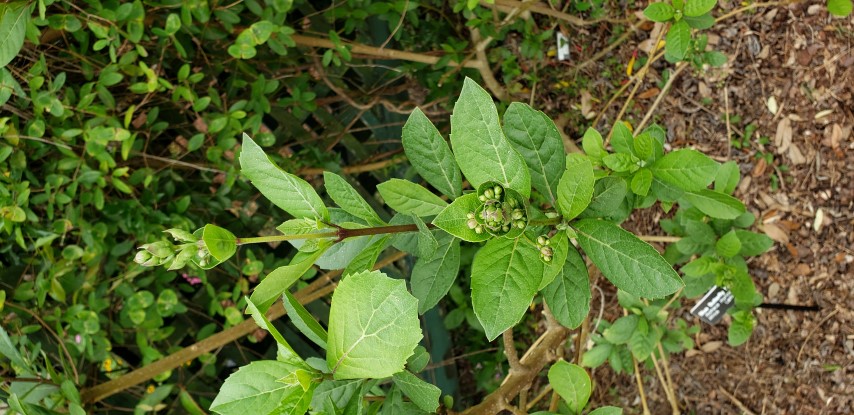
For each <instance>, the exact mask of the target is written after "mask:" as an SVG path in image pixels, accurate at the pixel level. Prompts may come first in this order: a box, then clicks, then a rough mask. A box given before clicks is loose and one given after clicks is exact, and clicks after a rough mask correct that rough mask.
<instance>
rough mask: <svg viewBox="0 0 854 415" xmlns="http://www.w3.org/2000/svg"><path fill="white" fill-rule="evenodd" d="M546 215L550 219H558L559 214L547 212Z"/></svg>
mask: <svg viewBox="0 0 854 415" xmlns="http://www.w3.org/2000/svg"><path fill="white" fill-rule="evenodd" d="M545 215H546V217H547V218H549V219H554V218H556V217H558V214H557V212H546V213H545Z"/></svg>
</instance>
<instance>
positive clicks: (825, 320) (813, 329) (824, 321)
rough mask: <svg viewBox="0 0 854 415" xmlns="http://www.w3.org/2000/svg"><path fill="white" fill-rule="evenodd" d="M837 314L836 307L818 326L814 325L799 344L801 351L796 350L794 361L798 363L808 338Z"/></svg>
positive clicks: (837, 309) (837, 308)
mask: <svg viewBox="0 0 854 415" xmlns="http://www.w3.org/2000/svg"><path fill="white" fill-rule="evenodd" d="M838 312H839V307H836V309H835V310H833V311H831V312H830V314H828V315H827V316H826V317H825V318H823V319H821V321H819V322H818V324H816V325H815V327H813V328H812V330H810V332H809V333H808V334H807V337H805V338H804V341H803V342H801V349H800V350H798V358H797V359H796V361H798V362H800V361H801V353H803V352H804V347H806V345H807V341H809V339H810V337H812V335H813V334H815V332H816V330H818V329H819V327H821V326H822V324H824V323H826V322H827V320H830V319H831V317H833V316H835V315H836V313H838Z"/></svg>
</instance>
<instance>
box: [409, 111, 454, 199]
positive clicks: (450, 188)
mask: <svg viewBox="0 0 854 415" xmlns="http://www.w3.org/2000/svg"><path fill="white" fill-rule="evenodd" d="M401 141H402V142H403V151H404V152H406V157H408V158H409V162H410V163H412V167H415V171H417V172H418V174H419V175H421V177H423V178H424V180H426V181H427V183H430V185H432V186H433V187H435V188H436V190H438V191H440V192H442V193H444V194H445V195H447V196H448V197H450V198H456V197H460V196H461V195H462V194H463V191H462V176H461V175H460V168H459V167H458V166H457V162H456V161H455V160H454V155H453V154H452V153H451V149H450V148H449V147H448V143H447V142H445V139H444V138H442V135H441V134H439V130H437V129H436V127H435V126H434V125H433V123H432V122H430V119H428V118H427V116H426V115H424V113H423V112H421V110H420V109H418V108H416V109H415V111H412V114H410V115H409V119H408V120H406V125H404V126H403V136H402V140H401Z"/></svg>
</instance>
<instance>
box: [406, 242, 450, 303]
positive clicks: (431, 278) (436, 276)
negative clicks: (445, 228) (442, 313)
mask: <svg viewBox="0 0 854 415" xmlns="http://www.w3.org/2000/svg"><path fill="white" fill-rule="evenodd" d="M437 239H438V242H439V248H438V249H437V250H436V253H435V254H434V255H433V257H432V258H430V259H426V258H418V260H416V261H415V266H414V267H413V268H412V276H411V277H410V284H411V285H412V295H414V296H415V298H417V299H418V313H419V314H424V313H425V312H427V310H429V309H431V308H433V307H434V306H435V305H436V304H438V303H439V300H441V299H442V297H444V296H445V294H447V293H448V290H450V289H451V285H452V284H453V283H454V280H455V279H456V278H457V273H458V272H459V270H460V240H459V239H457V238H455V237H454V236H453V235H451V234H448V233H444V232H441V233H440V235H439V237H438V238H437Z"/></svg>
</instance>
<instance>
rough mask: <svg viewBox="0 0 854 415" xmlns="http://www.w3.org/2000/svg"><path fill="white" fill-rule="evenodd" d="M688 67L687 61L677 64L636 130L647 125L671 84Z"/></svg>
mask: <svg viewBox="0 0 854 415" xmlns="http://www.w3.org/2000/svg"><path fill="white" fill-rule="evenodd" d="M687 67H688V63H687V62H679V64H678V65H676V70H674V71H673V73H671V74H670V78H668V79H667V83H666V84H664V88H661V92H659V93H658V96H657V97H655V101H653V103H652V106H651V107H649V109H648V110H646V115H644V116H643V119H642V120H641V122H640V123H638V125H637V127H635V131H641V130H643V127H644V126H646V123H647V122H648V121H649V119H650V118H652V114H653V112H655V109H656V108H658V105H659V104H661V101H662V100H663V99H664V96H665V95H667V92H668V91H670V86H671V85H673V81H675V80H676V77H677V76H679V73H681V72H682V71H683V70H684V69H685V68H687Z"/></svg>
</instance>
